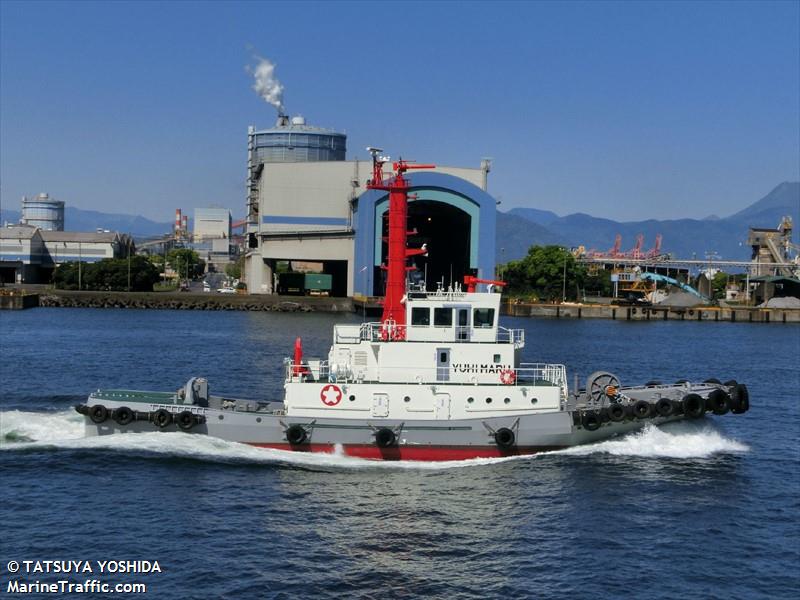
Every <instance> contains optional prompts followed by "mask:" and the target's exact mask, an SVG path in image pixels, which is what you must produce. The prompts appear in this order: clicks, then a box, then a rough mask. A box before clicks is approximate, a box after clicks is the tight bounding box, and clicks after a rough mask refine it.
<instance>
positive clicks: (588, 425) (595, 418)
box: [581, 410, 603, 431]
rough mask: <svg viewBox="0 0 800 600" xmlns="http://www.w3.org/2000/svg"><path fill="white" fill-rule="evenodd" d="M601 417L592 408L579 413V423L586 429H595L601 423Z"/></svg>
mask: <svg viewBox="0 0 800 600" xmlns="http://www.w3.org/2000/svg"><path fill="white" fill-rule="evenodd" d="M602 421H603V420H602V418H601V417H600V415H599V414H598V413H596V412H595V411H593V410H587V411H586V412H585V413H583V415H581V425H583V428H584V429H585V430H587V431H597V430H598V429H600V425H601V424H602Z"/></svg>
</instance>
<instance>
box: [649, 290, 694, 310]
mask: <svg viewBox="0 0 800 600" xmlns="http://www.w3.org/2000/svg"><path fill="white" fill-rule="evenodd" d="M703 305H705V302H703V301H702V300H701V299H700V298H698V297H697V296H695V295H694V294H690V293H689V292H683V291H680V292H678V291H673V292H670V294H669V296H667V297H666V298H664V299H663V300H662V301H661V302H659V303H658V306H674V307H676V308H691V307H693V306H703Z"/></svg>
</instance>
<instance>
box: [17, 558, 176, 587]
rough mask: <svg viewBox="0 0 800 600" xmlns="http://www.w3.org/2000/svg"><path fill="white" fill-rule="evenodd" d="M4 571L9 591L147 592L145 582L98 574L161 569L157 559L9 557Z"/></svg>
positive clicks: (143, 574)
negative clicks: (34, 558) (21, 558)
mask: <svg viewBox="0 0 800 600" xmlns="http://www.w3.org/2000/svg"><path fill="white" fill-rule="evenodd" d="M6 570H7V573H8V575H9V580H8V582H7V583H6V585H4V586H3V588H4V591H5V592H6V593H8V594H13V593H21V594H30V593H43V594H46V593H51V594H69V593H73V594H86V593H91V594H97V593H101V594H102V593H106V594H113V593H127V594H130V593H134V594H135V593H146V592H147V584H145V583H141V582H119V581H104V580H103V579H99V578H97V577H98V576H106V577H108V578H109V579H112V580H114V579H116V580H118V579H119V576H120V575H137V576H147V575H152V574H154V573H161V572H162V568H161V565H160V564H159V563H158V561H157V560H10V561H8V562H7V563H6ZM31 576H33V577H31ZM53 576H57V578H54V577H53ZM40 577H41V578H42V579H40ZM54 579H55V580H54Z"/></svg>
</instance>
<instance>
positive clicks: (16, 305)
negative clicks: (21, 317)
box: [0, 293, 39, 310]
mask: <svg viewBox="0 0 800 600" xmlns="http://www.w3.org/2000/svg"><path fill="white" fill-rule="evenodd" d="M37 306H39V294H22V293H19V294H0V310H23V309H25V308H35V307H37Z"/></svg>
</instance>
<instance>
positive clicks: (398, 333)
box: [367, 148, 436, 340]
mask: <svg viewBox="0 0 800 600" xmlns="http://www.w3.org/2000/svg"><path fill="white" fill-rule="evenodd" d="M368 150H369V151H370V153H371V154H372V179H371V180H369V181H368V182H367V189H370V190H384V191H387V192H389V239H388V243H389V256H388V265H387V266H386V267H385V268H386V271H387V278H386V296H385V298H384V300H383V316H382V317H381V323H383V326H384V329H383V333H384V335H385V336H386V337H387V338H391V339H395V340H402V339H405V327H404V326H405V324H406V310H405V306H403V304H404V302H405V295H406V271H407V270H408V269H407V267H406V262H407V258H408V257H409V256H415V255H417V254H422V253H424V252H425V250H421V249H420V250H416V249H408V248H406V244H407V241H408V233H409V232H408V188H409V181H408V180H407V179H406V178H405V177H403V174H404V173H405V172H406V171H408V170H410V169H434V168H436V167H435V165H414V164H409V163H407V162H406V161H404V160H402V159H400V160H399V161H397V162H395V163H393V165H392V168H393V169H394V171H395V175H394V176H393V177H390V178H389V179H388V180H386V181H383V165H384V163H385V162H386V160H387V159H386V158H384V157H379V156H378V154H379V153H380V152H381V150H379V149H376V148H368Z"/></svg>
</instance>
